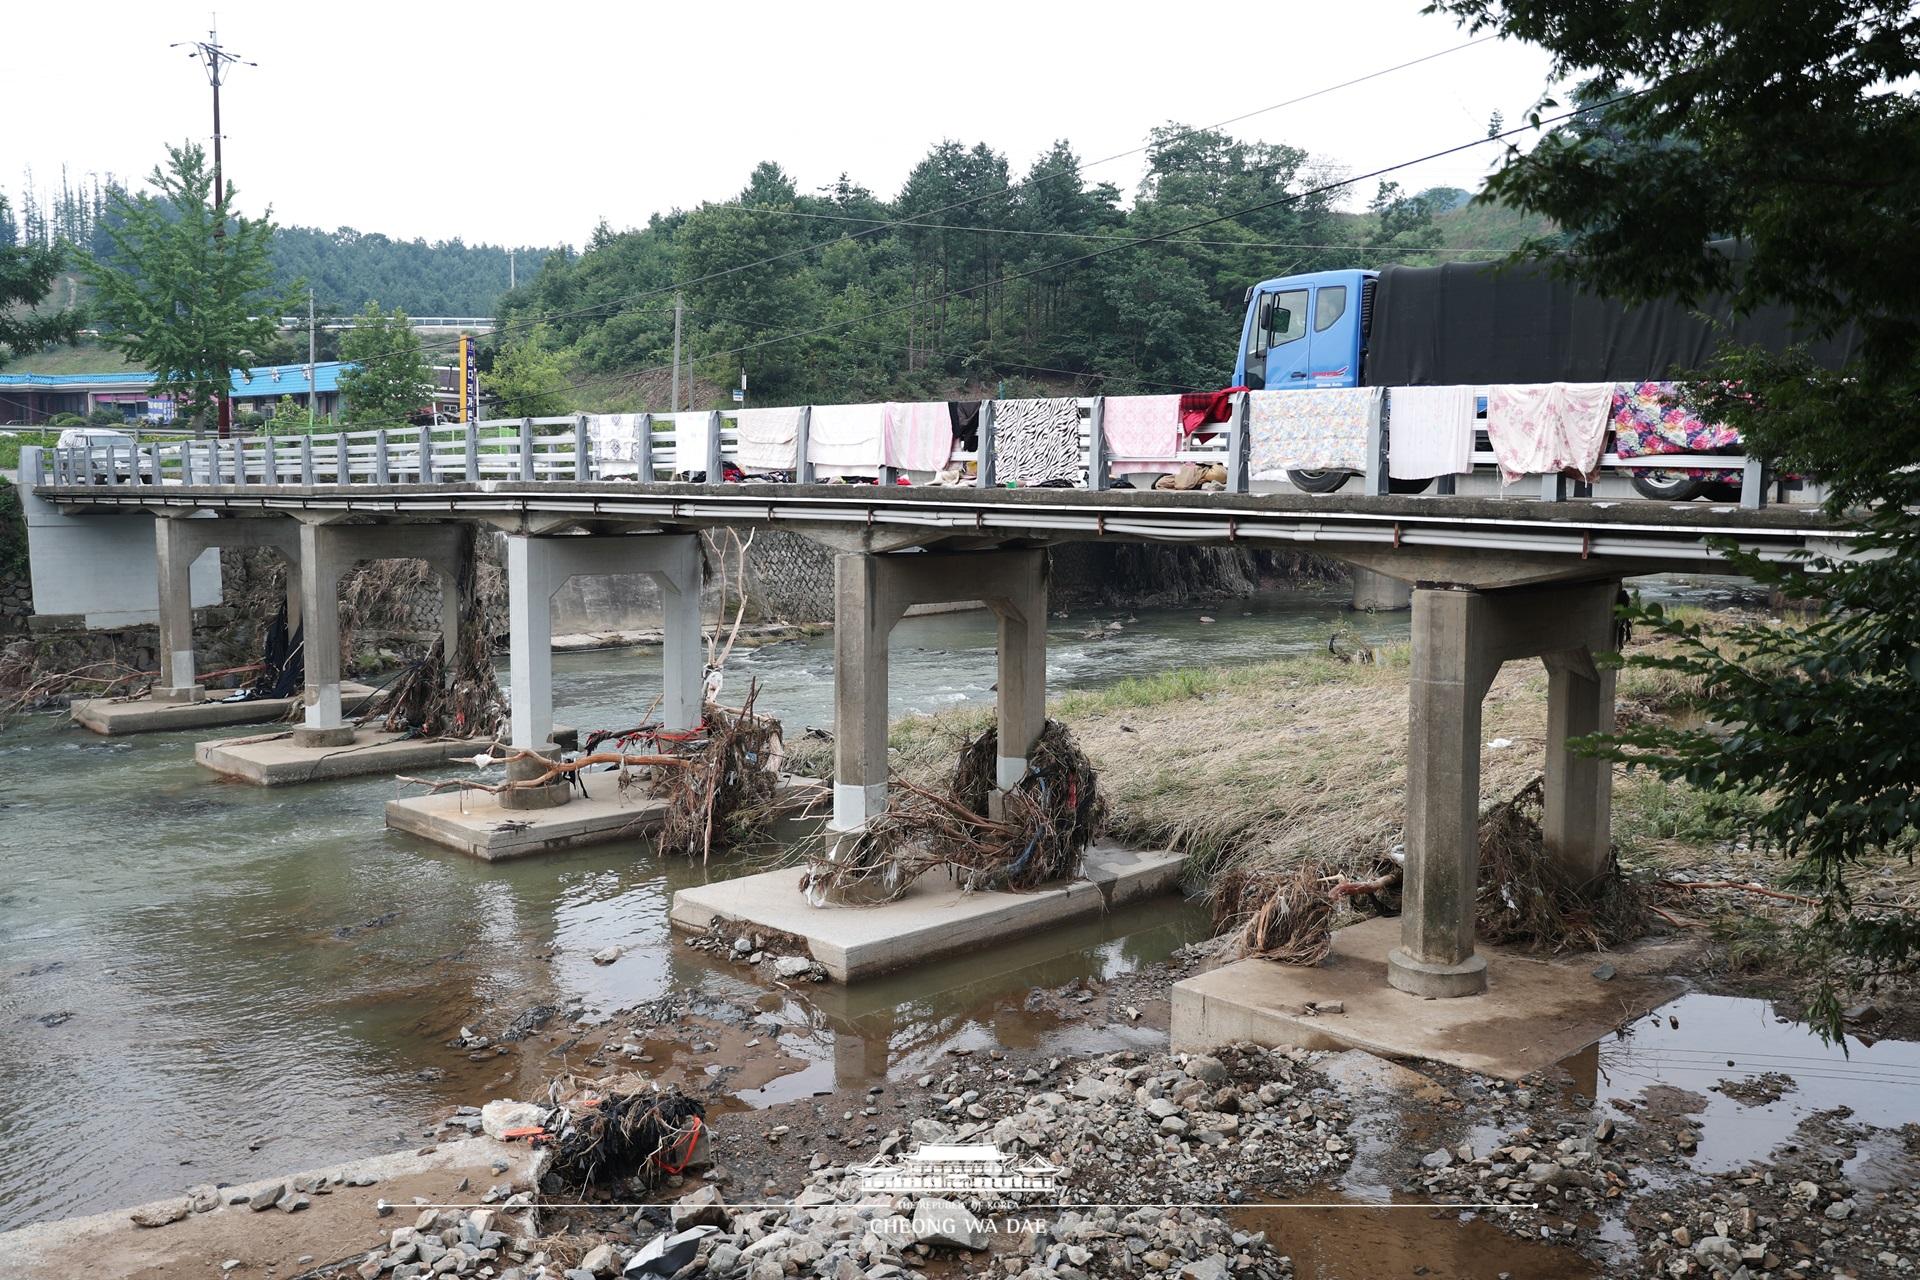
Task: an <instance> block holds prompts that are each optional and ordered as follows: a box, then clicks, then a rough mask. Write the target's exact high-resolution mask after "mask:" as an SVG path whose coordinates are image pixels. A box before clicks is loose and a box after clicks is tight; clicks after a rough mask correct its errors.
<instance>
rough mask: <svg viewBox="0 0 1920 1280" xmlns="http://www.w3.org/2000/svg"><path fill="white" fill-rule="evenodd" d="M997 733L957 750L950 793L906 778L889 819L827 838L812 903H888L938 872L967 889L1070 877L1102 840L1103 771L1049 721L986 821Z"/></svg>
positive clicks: (817, 858) (815, 860) (817, 862)
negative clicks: (853, 835) (848, 837)
mask: <svg viewBox="0 0 1920 1280" xmlns="http://www.w3.org/2000/svg"><path fill="white" fill-rule="evenodd" d="M997 755H998V734H997V732H996V730H994V729H992V728H989V729H988V730H987V731H986V732H985V733H983V734H981V735H980V736H979V737H978V738H975V739H974V740H973V741H972V742H970V743H968V744H967V745H966V746H965V747H963V748H962V749H961V752H960V756H959V759H958V760H957V761H956V762H955V766H954V772H953V776H952V778H951V780H950V781H949V783H948V786H947V790H946V793H945V794H944V795H942V794H940V793H937V792H935V791H932V790H929V789H928V788H925V787H921V786H917V785H915V784H913V783H911V782H908V781H906V780H905V779H902V778H898V777H896V778H894V779H893V780H892V781H891V782H890V783H889V784H888V785H889V787H890V788H891V789H892V791H893V793H894V798H893V800H892V802H891V803H890V805H889V808H888V810H887V812H886V813H884V814H882V815H880V816H879V817H877V818H874V819H872V820H871V821H869V822H868V824H867V827H866V830H865V831H864V832H862V833H861V835H860V836H859V837H858V838H857V839H855V840H852V841H845V840H843V841H840V842H838V843H829V842H830V841H831V840H832V837H825V838H823V840H822V842H821V844H820V846H819V847H817V848H816V849H815V850H813V851H812V852H811V854H810V856H809V859H808V866H807V872H806V875H805V877H804V878H803V881H802V886H803V888H804V889H805V891H806V892H807V894H808V896H809V897H810V898H811V899H812V900H814V901H827V900H833V901H838V902H886V901H891V900H893V899H895V898H898V897H899V896H900V895H901V894H903V893H905V892H906V891H907V889H908V887H909V886H911V885H912V884H913V882H914V881H915V880H917V879H919V878H920V877H921V876H922V875H923V874H925V873H926V872H928V871H930V870H933V869H934V868H936V867H946V868H947V869H948V870H949V871H950V872H951V873H952V874H953V875H954V876H955V877H956V878H957V879H958V880H959V881H960V883H961V884H962V885H963V886H964V887H966V888H967V889H970V890H971V889H1013V890H1027V889H1034V888H1038V887H1039V886H1041V885H1045V884H1052V883H1057V882H1058V881H1060V880H1064V879H1066V878H1068V877H1070V876H1072V875H1074V874H1075V873H1076V872H1077V871H1078V869H1079V865H1080V860H1081V857H1082V855H1084V854H1085V852H1086V849H1087V846H1088V845H1089V844H1091V843H1092V842H1093V841H1094V840H1095V839H1096V838H1098V836H1099V833H1100V828H1101V826H1102V824H1103V823H1104V822H1105V819H1106V804H1105V802H1104V801H1103V800H1102V799H1101V798H1100V791H1099V774H1098V772H1097V771H1096V770H1095V769H1094V767H1093V764H1092V762H1091V761H1089V760H1088V759H1087V757H1086V753H1085V752H1083V751H1081V750H1080V747H1079V745H1078V744H1077V743H1075V742H1074V740H1073V735H1072V734H1071V733H1070V732H1069V731H1068V730H1067V728H1066V726H1065V725H1063V724H1061V723H1060V722H1059V721H1057V720H1049V721H1047V722H1046V726H1045V728H1044V729H1042V731H1041V734H1040V737H1039V740H1038V741H1037V742H1036V743H1035V744H1034V746H1033V749H1032V750H1031V751H1030V752H1029V753H1028V768H1027V773H1026V775H1025V776H1024V777H1023V778H1021V779H1020V781H1019V782H1018V783H1016V784H1015V785H1014V786H1013V787H1011V788H1009V789H1008V790H1007V791H1006V792H1005V793H1004V795H1002V796H1001V797H1000V805H999V808H1000V816H999V817H998V818H994V817H989V816H987V814H988V810H989V809H990V807H991V803H990V802H991V798H992V795H993V792H994V791H995V787H994V785H993V784H994V760H995V757H996V756H997Z"/></svg>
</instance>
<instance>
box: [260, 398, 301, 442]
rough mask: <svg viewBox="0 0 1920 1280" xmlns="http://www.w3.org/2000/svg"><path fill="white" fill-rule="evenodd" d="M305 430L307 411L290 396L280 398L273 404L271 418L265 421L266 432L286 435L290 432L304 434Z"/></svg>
mask: <svg viewBox="0 0 1920 1280" xmlns="http://www.w3.org/2000/svg"><path fill="white" fill-rule="evenodd" d="M306 429H307V411H306V409H304V408H303V407H301V404H300V402H299V401H298V400H295V399H294V398H293V397H292V396H281V397H280V398H279V399H278V400H276V401H275V402H274V405H273V416H272V417H271V418H268V419H267V430H268V431H269V432H271V433H273V434H274V435H287V434H289V433H291V432H301V433H303V434H304V433H305V431H306Z"/></svg>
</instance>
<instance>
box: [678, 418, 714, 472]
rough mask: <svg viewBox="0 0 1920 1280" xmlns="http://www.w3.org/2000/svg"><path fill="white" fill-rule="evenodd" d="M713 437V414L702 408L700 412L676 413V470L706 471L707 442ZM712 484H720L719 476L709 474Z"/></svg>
mask: <svg viewBox="0 0 1920 1280" xmlns="http://www.w3.org/2000/svg"><path fill="white" fill-rule="evenodd" d="M712 439H713V414H712V413H710V412H708V411H705V410H702V411H701V412H698V413H676V414H674V415H673V469H674V470H675V471H705V470H706V469H707V444H708V442H709V441H710V440H712ZM707 480H708V482H709V483H712V484H719V483H720V477H719V476H708V477H707Z"/></svg>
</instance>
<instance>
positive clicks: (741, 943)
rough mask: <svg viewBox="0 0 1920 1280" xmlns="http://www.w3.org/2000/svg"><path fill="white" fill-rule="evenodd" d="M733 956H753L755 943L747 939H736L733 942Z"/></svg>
mask: <svg viewBox="0 0 1920 1280" xmlns="http://www.w3.org/2000/svg"><path fill="white" fill-rule="evenodd" d="M733 954H735V955H737V956H746V955H752V954H753V942H752V941H751V940H750V939H747V938H735V939H734V940H733Z"/></svg>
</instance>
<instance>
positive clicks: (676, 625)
mask: <svg viewBox="0 0 1920 1280" xmlns="http://www.w3.org/2000/svg"><path fill="white" fill-rule="evenodd" d="M647 541H648V544H649V546H650V547H653V548H657V549H658V551H659V552H660V555H661V559H660V562H659V563H660V567H659V568H658V569H655V570H652V571H651V574H652V577H653V580H654V581H655V582H656V583H658V584H659V586H660V626H661V631H662V636H661V646H660V723H661V725H662V727H664V728H667V729H691V728H693V726H695V725H696V724H699V723H700V707H701V699H702V696H703V691H704V689H705V687H706V676H707V672H706V645H705V644H703V643H702V641H701V627H700V587H701V583H702V581H703V570H702V567H701V562H700V541H699V539H698V538H697V537H695V536H694V535H692V534H686V535H684V536H655V537H651V538H649V539H648V540H647ZM556 585H557V584H556Z"/></svg>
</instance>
